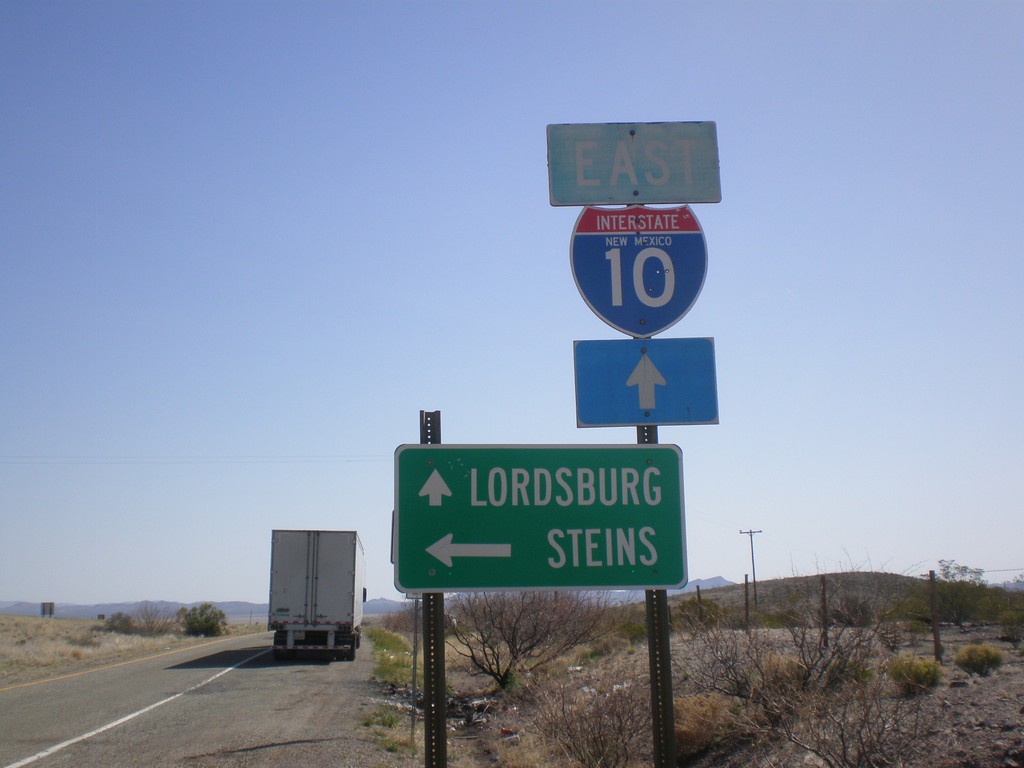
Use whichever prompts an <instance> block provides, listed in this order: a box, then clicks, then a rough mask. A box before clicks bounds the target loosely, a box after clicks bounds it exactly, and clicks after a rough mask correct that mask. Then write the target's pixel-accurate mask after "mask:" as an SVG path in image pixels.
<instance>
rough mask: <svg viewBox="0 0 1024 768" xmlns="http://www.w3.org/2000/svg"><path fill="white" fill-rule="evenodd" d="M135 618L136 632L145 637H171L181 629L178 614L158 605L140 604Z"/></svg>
mask: <svg viewBox="0 0 1024 768" xmlns="http://www.w3.org/2000/svg"><path fill="white" fill-rule="evenodd" d="M134 618H135V620H134V622H133V626H134V629H135V632H136V634H139V635H142V636H143V637H159V636H161V635H170V634H174V633H175V632H178V631H179V630H180V629H181V624H180V622H179V621H178V616H177V612H176V611H174V610H172V609H170V608H167V607H166V606H161V605H160V604H158V603H150V602H145V603H140V604H139V607H138V608H136V610H135V617H134Z"/></svg>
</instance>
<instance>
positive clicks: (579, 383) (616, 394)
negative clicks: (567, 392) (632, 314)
mask: <svg viewBox="0 0 1024 768" xmlns="http://www.w3.org/2000/svg"><path fill="white" fill-rule="evenodd" d="M573 346H574V351H575V367H576V425H577V426H579V427H622V426H630V425H637V426H642V425H648V424H717V423H718V385H717V380H716V377H715V340H714V339H710V338H707V339H620V340H613V341H576V342H574V343H573Z"/></svg>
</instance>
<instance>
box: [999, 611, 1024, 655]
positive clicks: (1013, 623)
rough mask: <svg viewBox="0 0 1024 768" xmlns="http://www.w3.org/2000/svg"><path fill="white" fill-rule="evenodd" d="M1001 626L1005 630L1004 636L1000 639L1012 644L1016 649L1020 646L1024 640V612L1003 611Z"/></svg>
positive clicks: (1000, 620)
mask: <svg viewBox="0 0 1024 768" xmlns="http://www.w3.org/2000/svg"><path fill="white" fill-rule="evenodd" d="M999 624H1000V626H1002V628H1003V635H1002V637H1001V638H1000V639H1001V640H1005V641H1006V642H1008V643H1010V644H1011V645H1012V646H1013V647H1014V648H1016V647H1017V646H1019V645H1020V641H1021V640H1022V639H1024V610H1011V611H1003V612H1002V613H1001V614H999Z"/></svg>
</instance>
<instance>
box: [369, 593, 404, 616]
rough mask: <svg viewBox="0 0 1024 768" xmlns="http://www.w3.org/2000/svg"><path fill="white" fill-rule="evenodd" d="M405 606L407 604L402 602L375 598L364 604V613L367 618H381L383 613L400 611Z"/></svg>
mask: <svg viewBox="0 0 1024 768" xmlns="http://www.w3.org/2000/svg"><path fill="white" fill-rule="evenodd" d="M403 605H405V604H404V603H403V602H402V601H400V600H387V599H385V598H383V597H375V598H374V599H373V600H367V601H366V602H365V603H363V613H364V614H366V615H367V616H379V615H380V614H383V613H394V612H395V611H400V610H402V606H403Z"/></svg>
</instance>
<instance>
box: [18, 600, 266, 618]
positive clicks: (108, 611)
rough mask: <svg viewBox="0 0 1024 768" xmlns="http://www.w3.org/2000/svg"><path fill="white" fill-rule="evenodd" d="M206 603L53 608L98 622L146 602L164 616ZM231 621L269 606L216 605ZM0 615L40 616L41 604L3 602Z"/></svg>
mask: <svg viewBox="0 0 1024 768" xmlns="http://www.w3.org/2000/svg"><path fill="white" fill-rule="evenodd" d="M203 602H208V601H199V602H195V603H176V602H171V601H167V600H144V601H139V602H135V603H96V604H94V605H79V604H76V603H56V604H55V605H54V608H53V615H54V616H55V617H57V618H64V619H95V618H96V617H97V616H101V615H102V616H113V615H114V614H115V613H135V612H136V611H137V610H138V609H139V606H140V605H142V604H143V603H146V604H148V605H151V606H153V607H154V608H155V609H156V610H157V611H160V612H161V613H177V611H178V609H179V608H192V607H194V606H197V605H202V604H203ZM213 604H214V605H215V606H217V607H218V608H219V609H220V610H222V611H224V615H225V616H227V617H228V619H235V620H236V621H237V620H239V619H242V618H245V619H248V618H249V617H250V616H251V617H252V618H254V619H255V618H259V617H262V618H266V615H267V608H268V606H267V604H266V603H246V602H241V601H234V600H228V601H225V602H216V601H214V603H213ZM0 613H7V614H13V615H15V616H38V615H39V613H40V610H39V603H26V602H23V601H22V602H0Z"/></svg>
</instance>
